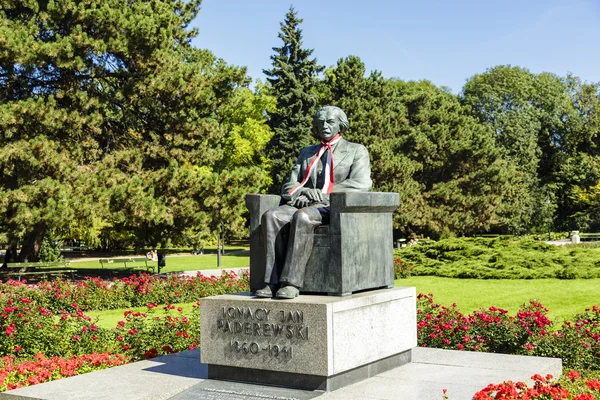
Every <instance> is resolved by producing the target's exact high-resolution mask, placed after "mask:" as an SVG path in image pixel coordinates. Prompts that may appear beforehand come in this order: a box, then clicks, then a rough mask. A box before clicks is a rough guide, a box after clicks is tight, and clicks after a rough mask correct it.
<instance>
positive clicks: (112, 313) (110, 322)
mask: <svg viewBox="0 0 600 400" xmlns="http://www.w3.org/2000/svg"><path fill="white" fill-rule="evenodd" d="M194 304H196V303H178V304H173V305H174V306H175V310H172V311H171V315H172V316H175V315H178V314H179V312H178V311H177V307H181V308H183V311H182V312H181V313H182V314H183V315H189V314H190V312H191V310H192V305H194ZM162 307H163V305H159V306H158V307H156V308H154V309H153V310H154V312H153V315H156V316H162V315H164V314H165V311H164V309H163V308H162ZM127 310H133V311H134V312H135V311H140V312H143V313H147V312H148V307H132V308H120V309H116V310H105V311H86V312H85V315H87V316H89V317H92V320H93V321H96V318H97V322H96V323H97V324H98V326H100V327H102V328H107V329H113V328H115V327H116V326H117V322H119V321H121V320H123V318H124V316H123V313H124V312H125V311H127Z"/></svg>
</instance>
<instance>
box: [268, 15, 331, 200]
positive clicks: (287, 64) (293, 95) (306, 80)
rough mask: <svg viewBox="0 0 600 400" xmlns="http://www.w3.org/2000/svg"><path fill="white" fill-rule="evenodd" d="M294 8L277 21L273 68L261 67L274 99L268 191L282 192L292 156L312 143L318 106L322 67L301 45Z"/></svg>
mask: <svg viewBox="0 0 600 400" xmlns="http://www.w3.org/2000/svg"><path fill="white" fill-rule="evenodd" d="M301 23H302V19H300V18H298V16H297V14H296V11H295V10H294V8H293V7H290V10H289V11H288V13H287V14H286V16H285V20H284V22H282V23H280V27H281V32H279V35H278V36H279V38H280V39H281V41H282V42H283V44H282V45H281V47H273V51H274V52H275V54H274V55H272V56H271V61H272V68H271V69H269V70H264V71H263V72H264V73H265V74H266V75H267V82H268V83H269V84H270V90H269V94H271V95H273V96H275V97H276V99H277V106H276V109H275V110H274V111H271V112H270V113H269V126H270V127H271V129H272V130H273V137H272V139H271V141H270V142H269V144H268V146H267V154H268V157H269V159H270V160H271V171H272V177H273V185H272V188H271V191H272V192H273V193H276V194H280V193H281V186H282V184H283V183H284V182H285V181H286V180H287V179H288V177H289V174H290V171H291V169H292V165H293V163H294V161H295V158H296V157H297V156H298V154H300V150H301V149H302V148H304V147H306V146H307V145H309V144H312V142H314V139H313V138H311V135H310V132H311V130H312V129H311V127H312V117H313V114H314V112H315V111H316V106H317V94H316V85H317V74H318V73H319V72H320V71H322V70H323V67H321V66H319V65H318V64H317V60H316V59H310V56H311V55H312V52H313V51H312V50H309V49H305V48H303V47H302V30H301V29H300V28H299V25H300V24H301Z"/></svg>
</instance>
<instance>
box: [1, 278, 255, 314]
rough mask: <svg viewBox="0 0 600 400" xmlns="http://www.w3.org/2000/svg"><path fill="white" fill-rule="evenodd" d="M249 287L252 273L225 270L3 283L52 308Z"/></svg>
mask: <svg viewBox="0 0 600 400" xmlns="http://www.w3.org/2000/svg"><path fill="white" fill-rule="evenodd" d="M245 290H248V273H247V272H245V273H244V274H243V275H242V276H237V274H236V273H235V272H229V273H228V272H226V271H224V272H223V275H221V276H218V277H206V276H203V275H200V274H199V275H197V276H194V277H189V276H177V275H173V276H168V277H166V278H161V277H159V276H156V275H148V274H140V275H131V276H129V277H125V278H121V279H113V280H104V279H100V278H92V277H86V278H85V279H84V280H81V281H70V280H64V279H57V280H53V281H49V282H40V283H38V284H35V285H29V284H27V282H26V281H15V280H8V281H7V282H6V283H4V284H2V285H1V287H0V305H3V304H4V302H5V299H7V298H12V299H17V298H20V297H25V298H28V299H30V300H32V301H34V302H35V303H36V304H38V305H39V306H42V307H44V308H47V309H49V310H51V311H60V310H65V309H69V308H70V307H71V305H72V304H73V303H77V305H78V308H79V309H81V310H82V311H90V310H110V309H117V308H127V307H140V306H145V305H146V304H148V303H157V304H169V303H189V302H194V301H196V300H198V299H199V298H201V297H206V296H213V295H217V294H222V293H235V292H240V291H245Z"/></svg>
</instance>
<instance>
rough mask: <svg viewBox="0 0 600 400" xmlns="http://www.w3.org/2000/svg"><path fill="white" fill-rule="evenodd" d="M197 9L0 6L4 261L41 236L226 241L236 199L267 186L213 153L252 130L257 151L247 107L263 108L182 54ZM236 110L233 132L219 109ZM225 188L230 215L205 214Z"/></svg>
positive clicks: (234, 77) (92, 240) (211, 63)
mask: <svg viewBox="0 0 600 400" xmlns="http://www.w3.org/2000/svg"><path fill="white" fill-rule="evenodd" d="M199 9H200V0H192V1H187V2H182V1H172V0H158V1H154V2H143V1H134V2H123V1H117V0H110V1H104V2H101V3H99V2H95V1H92V2H89V1H88V2H80V1H76V0H67V1H61V2H46V1H28V2H25V3H23V2H15V1H11V0H4V1H2V2H1V6H0V37H1V38H2V39H0V42H1V43H2V46H0V48H1V50H0V83H1V84H0V88H1V89H0V115H1V116H2V117H0V132H1V134H0V221H1V223H0V226H2V228H1V229H0V231H1V232H0V241H2V242H4V243H8V247H9V252H8V257H7V258H8V259H9V260H12V259H16V258H17V256H16V251H17V244H18V243H22V244H23V247H22V250H21V253H20V254H19V256H18V259H19V261H26V260H33V259H35V258H36V256H37V253H38V251H39V246H40V243H41V241H42V238H43V236H44V234H45V232H46V231H47V230H48V229H52V230H55V231H56V233H57V234H58V235H59V236H61V237H64V238H79V239H83V240H84V241H85V242H86V243H87V244H88V245H91V246H102V247H105V248H108V247H111V246H113V245H114V243H115V242H116V243H119V242H126V243H131V244H135V245H136V246H138V247H157V246H160V245H162V246H165V245H167V244H169V243H174V244H177V243H183V244H187V242H193V241H198V240H202V239H203V238H207V237H210V236H211V235H213V234H214V233H215V232H216V231H217V229H218V227H219V225H220V224H221V223H226V224H229V225H230V226H231V233H232V234H233V235H239V234H240V231H239V226H240V222H239V220H240V218H241V212H240V210H241V209H242V207H243V202H244V199H243V197H240V196H239V195H238V192H239V191H244V192H250V191H261V190H264V188H265V187H266V186H267V184H268V180H267V179H266V177H265V173H264V171H262V170H261V169H260V168H258V167H257V164H258V165H260V162H261V160H260V157H254V156H252V157H250V158H248V157H247V156H248V154H245V155H240V154H231V149H230V148H228V147H227V145H231V143H232V140H234V142H235V140H237V143H240V142H241V141H242V140H244V138H243V137H241V138H237V139H236V133H235V132H239V131H240V129H243V128H244V129H245V127H248V126H250V125H252V127H253V130H252V131H251V132H249V133H259V132H260V135H261V136H259V137H258V138H257V142H255V143H254V145H256V146H257V148H256V149H254V152H255V153H260V145H261V143H262V145H264V142H265V141H266V140H267V137H268V132H267V131H266V127H265V125H264V122H265V119H264V118H263V117H261V116H258V117H257V113H259V112H258V111H256V108H257V107H263V106H265V107H267V105H268V104H270V103H272V100H269V99H267V98H265V96H262V95H258V99H257V100H256V102H257V104H254V100H253V99H251V97H252V96H253V94H252V93H248V89H246V86H247V84H248V80H247V78H246V77H245V70H244V69H240V68H237V67H232V66H228V65H227V64H225V62H224V61H223V60H220V59H217V58H216V57H215V56H214V55H213V54H211V53H210V52H209V51H206V50H200V49H197V48H194V47H193V46H191V44H190V41H191V39H192V38H193V37H194V36H196V35H197V30H193V29H189V28H188V25H189V23H190V22H191V21H192V20H193V18H194V17H195V16H196V15H197V13H198V11H199ZM249 98H250V100H248V99H249ZM246 100H248V101H246ZM238 106H239V109H240V112H241V113H244V112H245V113H247V115H245V116H241V117H242V118H244V117H245V120H244V121H240V120H239V118H238V117H239V116H236V115H234V114H235V113H232V112H231V107H238ZM222 110H223V111H222ZM261 111H262V110H261ZM245 124H246V125H245ZM238 136H239V135H238ZM226 151H229V152H230V154H226ZM232 165H235V168H233V169H229V168H230V167H231V166H232ZM221 168H222V169H221ZM225 168H227V171H226V172H224V169H225ZM232 183H234V185H235V190H236V192H235V195H232V196H230V197H229V198H227V202H228V203H229V205H230V207H231V209H233V210H234V212H235V214H234V215H232V214H227V213H225V212H222V213H219V212H218V211H219V210H220V209H222V208H225V207H223V204H222V203H219V202H215V201H212V202H211V201H206V199H207V197H208V196H209V195H211V194H212V193H214V192H215V190H216V189H215V188H220V189H221V190H220V192H221V195H222V192H227V191H228V190H229V189H228V188H227V187H224V186H226V185H231V184H232ZM223 187H224V188H223ZM191 244H193V243H191Z"/></svg>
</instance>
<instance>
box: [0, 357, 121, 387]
mask: <svg viewBox="0 0 600 400" xmlns="http://www.w3.org/2000/svg"><path fill="white" fill-rule="evenodd" d="M125 362H126V359H125V356H123V355H120V354H112V353H110V352H105V353H101V354H98V353H93V354H85V355H81V356H71V357H67V358H62V357H51V358H47V357H46V356H44V355H43V354H41V353H39V354H36V355H35V357H34V358H33V360H32V361H22V362H18V361H16V360H15V358H14V357H11V356H5V357H2V358H1V359H0V391H5V390H12V389H17V388H20V387H23V386H29V385H35V384H37V383H43V382H48V381H52V380H55V379H60V378H64V377H67V376H73V375H78V374H83V373H86V372H91V371H95V370H99V369H104V368H108V367H114V366H117V365H122V364H125Z"/></svg>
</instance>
